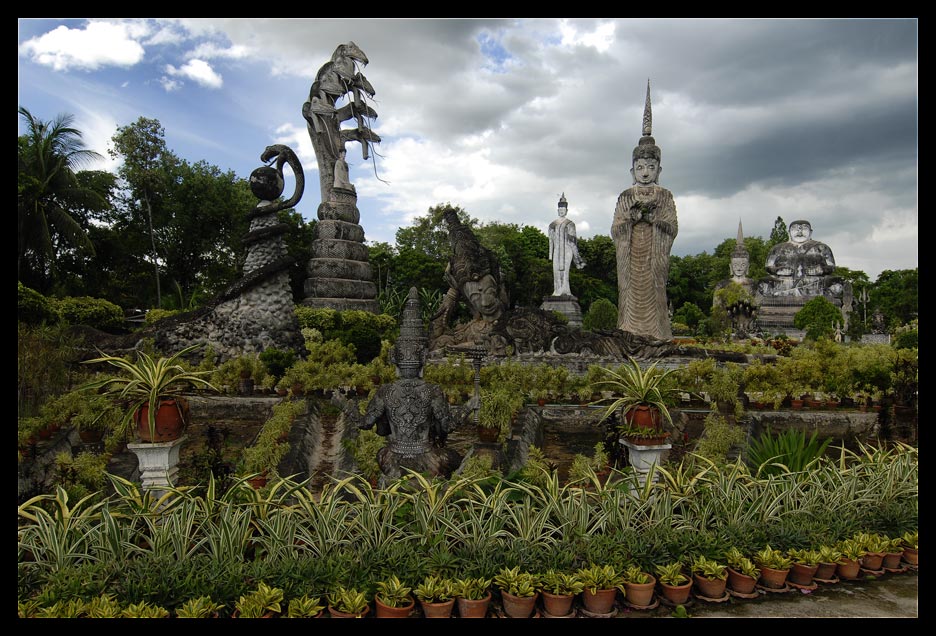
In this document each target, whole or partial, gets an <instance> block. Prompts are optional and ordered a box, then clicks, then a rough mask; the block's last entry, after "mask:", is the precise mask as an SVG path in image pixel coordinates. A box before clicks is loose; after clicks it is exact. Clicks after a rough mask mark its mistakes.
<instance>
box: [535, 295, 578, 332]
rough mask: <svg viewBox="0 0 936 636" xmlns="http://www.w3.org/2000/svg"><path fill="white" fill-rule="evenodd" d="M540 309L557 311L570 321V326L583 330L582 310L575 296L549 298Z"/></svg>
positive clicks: (544, 300)
mask: <svg viewBox="0 0 936 636" xmlns="http://www.w3.org/2000/svg"><path fill="white" fill-rule="evenodd" d="M540 309H544V310H546V311H555V312H557V313H559V314H562V315H563V316H565V317H566V318H568V319H569V326H570V327H575V328H577V329H581V327H582V308H581V306H579V304H578V298H576V297H575V296H547V297H546V298H544V299H543V304H542V305H540Z"/></svg>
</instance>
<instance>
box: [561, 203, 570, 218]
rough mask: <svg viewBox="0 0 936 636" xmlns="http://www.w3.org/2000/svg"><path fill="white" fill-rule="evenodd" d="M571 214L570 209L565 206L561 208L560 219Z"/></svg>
mask: <svg viewBox="0 0 936 636" xmlns="http://www.w3.org/2000/svg"><path fill="white" fill-rule="evenodd" d="M568 213H569V208H567V207H564V206H559V218H560V219H562V218H565V215H566V214H568Z"/></svg>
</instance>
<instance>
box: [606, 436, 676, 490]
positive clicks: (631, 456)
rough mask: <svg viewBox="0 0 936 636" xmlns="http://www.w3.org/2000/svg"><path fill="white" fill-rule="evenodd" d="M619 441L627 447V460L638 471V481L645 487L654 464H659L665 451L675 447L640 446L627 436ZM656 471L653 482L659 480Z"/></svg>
mask: <svg viewBox="0 0 936 636" xmlns="http://www.w3.org/2000/svg"><path fill="white" fill-rule="evenodd" d="M618 442H619V443H620V444H621V445H622V446H624V448H626V449H627V461H628V463H629V464H630V465H631V467H632V468H633V469H634V472H636V473H637V481H638V483H639V484H640V487H641V488H643V487H644V486H645V485H646V484H647V476H648V475H649V474H650V471H651V469H652V468H653V465H654V464H659V463H660V462H661V460H662V457H663V453H664V452H665V451H668V450H669V449H671V448H672V447H673V445H672V444H657V445H655V446H640V445H639V444H634V443H633V442H631V441H629V440H628V439H627V438H624V437H622V438H621V439H619V440H618ZM657 479H658V477H657V475H656V472H655V471H654V474H653V482H654V483H655V482H656V481H657Z"/></svg>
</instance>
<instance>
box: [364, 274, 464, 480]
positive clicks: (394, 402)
mask: <svg viewBox="0 0 936 636" xmlns="http://www.w3.org/2000/svg"><path fill="white" fill-rule="evenodd" d="M427 345H428V342H427V337H426V333H425V330H424V328H423V323H422V318H421V312H420V310H419V294H418V292H417V291H416V288H415V287H413V288H411V289H410V291H409V295H408V297H407V299H406V304H405V306H404V309H403V317H402V320H401V322H400V336H399V337H398V338H397V341H396V344H395V345H394V347H393V350H392V352H391V361H392V362H393V363H394V364H395V365H396V367H397V370H398V372H399V375H400V379H399V380H397V381H396V382H393V383H392V384H384V385H382V386H381V387H380V388H379V389H377V393H376V395H374V397H373V398H371V400H370V402H369V403H368V405H367V412H366V413H365V414H364V421H363V423H361V424H360V428H362V429H369V428H373V427H374V426H376V427H377V433H378V434H379V435H384V436H386V437H387V438H388V443H387V445H386V446H384V447H383V448H381V449H380V451H378V453H377V463H378V464H379V465H380V470H381V472H382V473H383V475H384V476H385V477H386V478H387V479H397V478H399V477H402V476H403V475H404V474H405V472H404V469H406V468H409V469H412V470H414V471H417V472H420V473H428V474H430V475H433V476H448V475H450V474H451V473H452V471H453V470H455V469H456V468H458V464H459V462H460V460H461V458H460V457H459V455H458V454H457V453H455V452H454V451H451V450H449V449H446V448H445V439H446V437H447V436H448V434H449V431H451V430H452V428H453V427H454V426H455V422H454V420H453V418H452V414H451V412H450V411H449V406H448V401H447V400H446V399H445V394H444V393H443V392H442V389H441V388H440V387H439V386H438V385H435V384H429V383H427V382H426V381H425V380H423V379H422V378H421V377H420V376H421V375H422V369H423V366H424V365H425V362H426V356H427V354H428V347H427Z"/></svg>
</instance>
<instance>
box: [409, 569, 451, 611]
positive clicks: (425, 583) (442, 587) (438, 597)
mask: <svg viewBox="0 0 936 636" xmlns="http://www.w3.org/2000/svg"><path fill="white" fill-rule="evenodd" d="M413 594H414V595H415V596H416V598H417V599H419V604H420V606H421V607H422V611H423V615H424V616H425V617H426V618H449V617H450V616H451V615H452V608H453V607H454V606H455V590H454V585H453V582H452V581H451V580H450V579H446V578H443V577H441V576H438V575H435V574H430V575H429V576H427V577H426V578H424V579H423V580H422V583H420V584H419V586H418V587H416V588H415V589H414V590H413Z"/></svg>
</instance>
